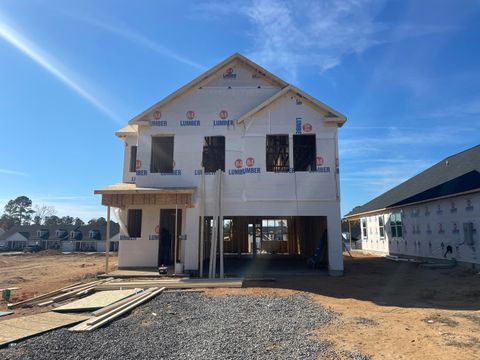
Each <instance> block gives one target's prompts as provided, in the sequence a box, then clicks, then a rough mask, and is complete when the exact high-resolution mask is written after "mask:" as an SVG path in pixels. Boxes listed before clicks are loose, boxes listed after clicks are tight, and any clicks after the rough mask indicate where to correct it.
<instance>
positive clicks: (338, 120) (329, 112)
mask: <svg viewBox="0 0 480 360" xmlns="http://www.w3.org/2000/svg"><path fill="white" fill-rule="evenodd" d="M288 93H294V94H295V95H296V96H298V97H301V98H302V99H304V100H306V101H307V102H309V103H310V104H311V105H312V106H313V107H314V108H316V109H318V110H320V112H321V113H323V114H324V116H325V117H324V121H325V122H326V123H334V124H337V125H338V126H339V127H341V126H342V125H343V124H344V123H345V122H346V121H347V118H346V117H345V115H343V114H341V113H339V112H338V111H336V110H334V109H332V108H331V107H329V106H328V105H326V104H324V103H322V102H321V101H319V100H317V99H315V98H314V97H312V96H310V95H308V94H307V93H306V92H304V91H302V90H300V89H298V88H296V87H295V86H293V85H287V86H286V87H284V88H283V89H282V90H281V91H279V92H277V93H276V94H274V95H273V96H271V97H270V98H268V99H267V100H265V101H264V102H263V103H261V104H260V105H258V106H256V107H254V108H253V109H252V110H250V111H249V112H247V113H246V114H244V115H242V116H241V117H240V118H239V119H238V120H237V124H241V123H243V122H246V121H248V120H249V119H251V118H252V116H253V115H255V114H257V113H258V112H260V111H262V110H264V109H266V108H267V107H269V106H270V105H272V104H273V103H275V102H276V101H277V100H278V99H280V98H282V96H284V95H286V94H288Z"/></svg>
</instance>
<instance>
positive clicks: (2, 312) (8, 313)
mask: <svg viewBox="0 0 480 360" xmlns="http://www.w3.org/2000/svg"><path fill="white" fill-rule="evenodd" d="M10 314H13V311H0V317H2V316H7V315H10Z"/></svg>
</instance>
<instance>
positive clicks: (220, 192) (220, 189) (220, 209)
mask: <svg viewBox="0 0 480 360" xmlns="http://www.w3.org/2000/svg"><path fill="white" fill-rule="evenodd" d="M218 182H219V185H218V215H219V216H218V217H219V220H218V222H219V236H218V237H219V241H220V251H219V252H220V278H223V277H224V272H223V206H222V202H223V171H221V170H220V173H219V178H218Z"/></svg>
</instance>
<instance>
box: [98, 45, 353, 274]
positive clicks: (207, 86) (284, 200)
mask: <svg viewBox="0 0 480 360" xmlns="http://www.w3.org/2000/svg"><path fill="white" fill-rule="evenodd" d="M345 121H346V118H345V117H344V116H343V115H342V114H340V113H338V112H337V111H335V110H333V109H332V108H330V107H328V106H327V105H325V104H323V103H321V102H320V101H318V100H316V99H314V98H313V97H311V96H310V95H308V94H306V93H305V92H303V91H302V90H299V89H297V88H295V87H294V86H292V85H289V84H287V83H286V82H285V81H283V80H281V79H279V78H278V77H276V76H274V75H273V74H271V73H269V72H268V71H267V70H265V69H263V68H262V67H260V66H259V65H257V64H255V63H253V62H252V61H250V60H249V59H247V58H245V57H243V56H242V55H239V54H235V55H233V56H231V57H229V58H227V59H226V60H224V61H223V62H221V63H220V64H218V65H216V66H214V67H213V68H212V69H210V70H208V71H207V72H205V73H204V74H202V75H201V76H199V77H198V78H196V79H195V80H193V81H192V82H190V83H188V84H187V85H185V86H183V87H182V88H180V89H179V90H177V91H175V92H174V93H172V94H171V95H169V96H167V97H166V98H164V99H163V100H161V101H160V102H158V103H157V104H155V105H153V106H152V107H150V108H148V109H147V110H145V111H144V112H142V113H141V114H139V115H138V116H136V117H134V118H133V119H132V120H130V121H129V123H128V126H127V127H125V128H123V129H121V130H119V131H117V132H116V135H117V136H118V137H119V138H121V139H122V140H123V141H124V145H125V146H124V162H123V182H122V183H119V184H115V185H111V186H108V187H106V188H104V189H100V190H96V191H95V193H96V194H101V195H102V204H103V205H106V206H109V207H113V208H117V209H119V217H120V222H121V223H124V224H125V229H126V230H125V231H123V232H121V235H120V248H119V267H120V268H129V267H154V266H157V265H159V264H161V263H162V262H165V261H171V262H172V261H173V259H174V256H175V255H176V256H177V258H176V259H175V260H176V261H177V262H180V263H183V264H184V267H185V270H189V271H197V270H199V268H200V267H201V264H203V262H204V261H206V260H207V259H208V258H209V257H210V250H209V249H210V245H211V237H212V232H213V230H212V229H213V228H215V224H216V221H217V220H216V219H217V218H220V219H221V217H222V216H223V227H222V226H219V232H220V233H222V232H223V239H224V241H223V249H224V250H223V251H224V253H226V254H228V253H232V254H245V255H251V256H256V255H262V254H270V255H272V254H280V253H281V254H284V255H290V256H296V257H298V256H302V257H304V258H305V259H307V258H310V257H312V256H314V254H315V251H316V249H317V248H318V247H323V249H324V251H323V253H324V254H325V255H326V256H325V258H328V259H325V262H327V263H328V268H329V270H330V272H331V274H342V272H343V258H342V244H341V231H340V207H339V204H340V192H339V170H338V169H339V165H338V164H339V161H338V140H337V139H338V138H337V136H338V135H337V131H338V128H339V127H341V126H342V125H343V124H344V123H345ZM202 166H203V167H204V169H205V171H204V172H202ZM218 170H221V172H222V173H223V172H224V175H221V176H220V177H221V178H222V180H221V181H222V189H223V190H222V191H219V185H218V177H219V176H217V175H215V173H216V172H217V171H218ZM203 183H204V184H205V186H204V188H205V191H203V186H202V184H203ZM222 194H223V195H222ZM220 206H221V213H220V210H218V209H219V207H220ZM176 214H178V220H177V221H176V220H175V218H176ZM202 214H204V216H205V218H204V219H205V221H204V229H205V230H204V234H205V236H204V244H201V241H202V240H201V239H202V236H201V234H200V233H201V230H200V229H201V227H202V225H201V220H200V219H201V217H202ZM220 221H221V220H220ZM175 223H177V228H176V229H175ZM162 229H164V234H167V235H166V236H165V238H170V239H172V240H171V246H167V247H165V246H164V245H160V246H159V242H160V241H159V239H160V238H161V237H162ZM175 233H176V234H177V236H178V239H180V240H178V242H177V241H175V237H174V234H175ZM219 238H222V235H219ZM327 238H328V246H327ZM322 239H323V240H322ZM322 241H323V244H322ZM176 243H178V244H177V248H175V246H174V244H176ZM162 247H163V249H162ZM327 249H328V251H327ZM202 250H203V251H202ZM202 252H203V255H202ZM327 255H328V256H327ZM165 259H167V260H165ZM168 259H170V260H168ZM305 263H307V261H305Z"/></svg>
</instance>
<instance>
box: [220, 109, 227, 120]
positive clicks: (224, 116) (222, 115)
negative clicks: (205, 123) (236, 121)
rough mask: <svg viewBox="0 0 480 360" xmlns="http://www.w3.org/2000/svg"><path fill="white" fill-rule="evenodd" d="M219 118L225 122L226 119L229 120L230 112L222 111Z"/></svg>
mask: <svg viewBox="0 0 480 360" xmlns="http://www.w3.org/2000/svg"><path fill="white" fill-rule="evenodd" d="M218 116H220V119H222V120H225V119H226V118H228V111H227V110H222V111H220V112H219V113H218Z"/></svg>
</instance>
